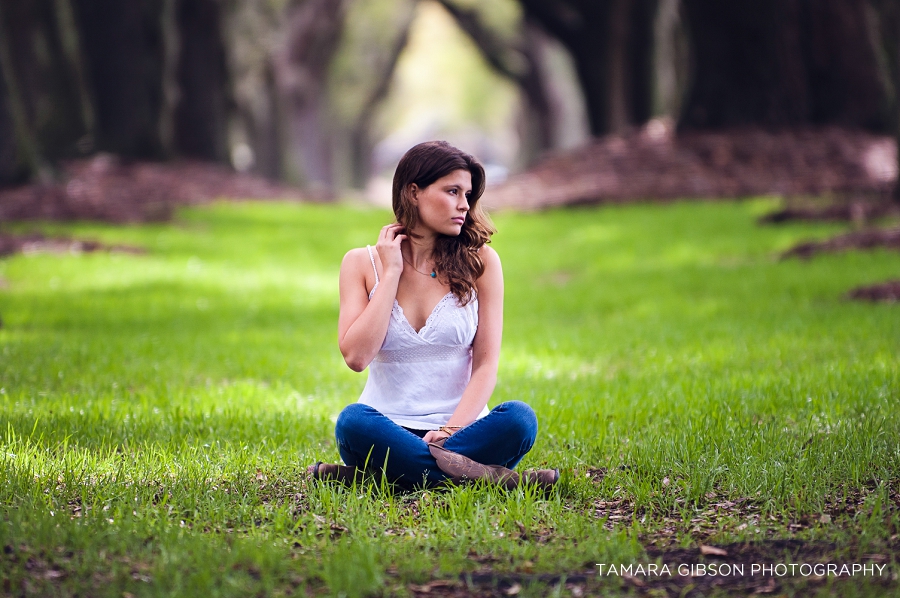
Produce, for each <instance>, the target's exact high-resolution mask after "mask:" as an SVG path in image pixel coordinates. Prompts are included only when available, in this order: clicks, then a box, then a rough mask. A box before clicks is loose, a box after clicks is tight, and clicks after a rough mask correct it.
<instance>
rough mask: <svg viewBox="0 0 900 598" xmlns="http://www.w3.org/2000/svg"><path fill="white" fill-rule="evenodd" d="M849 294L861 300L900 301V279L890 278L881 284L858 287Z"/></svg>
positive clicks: (850, 296)
mask: <svg viewBox="0 0 900 598" xmlns="http://www.w3.org/2000/svg"><path fill="white" fill-rule="evenodd" d="M847 296H848V297H849V298H850V299H857V300H859V301H873V302H877V301H885V302H888V303H896V302H897V301H900V280H889V281H888V282H883V283H881V284H874V285H871V286H867V287H858V288H855V289H853V290H852V291H850V292H849V293H848V294H847Z"/></svg>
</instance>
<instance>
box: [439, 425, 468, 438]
mask: <svg viewBox="0 0 900 598" xmlns="http://www.w3.org/2000/svg"><path fill="white" fill-rule="evenodd" d="M462 427H463V426H441V427H440V428H438V430H440V431H441V432H446V433H447V434H449V435H450V436H453V432H451V431H450V430H459V429H460V428H462Z"/></svg>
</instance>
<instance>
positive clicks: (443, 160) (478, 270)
mask: <svg viewBox="0 0 900 598" xmlns="http://www.w3.org/2000/svg"><path fill="white" fill-rule="evenodd" d="M457 170H467V171H469V173H471V175H472V193H471V195H469V211H468V213H467V214H466V221H465V222H464V223H463V226H462V230H461V231H460V233H459V235H458V236H455V237H454V236H449V235H438V238H437V240H436V241H435V244H434V252H433V253H432V259H433V260H434V270H435V272H437V273H438V276H440V277H441V280H443V281H444V282H446V283H447V284H449V285H450V292H451V293H453V294H454V295H456V298H457V300H458V301H459V303H460V305H466V304H467V303H468V302H469V301H471V300H472V298H473V297H474V296H475V294H474V290H475V281H476V280H478V277H479V276H481V275H482V274H484V262H483V261H482V260H481V256H480V255H478V250H479V249H481V248H482V247H483V246H484V244H485V243H490V242H491V235H493V234H494V233H495V232H497V231H496V230H495V229H494V227H493V225H492V224H491V221H490V218H488V216H487V214H485V213H484V211H483V210H482V209H481V205H480V204H479V203H478V200H479V199H480V198H481V196H482V194H484V184H485V181H484V167H483V166H482V165H481V164H480V163H479V162H478V160H476V159H475V158H474V157H472V156H470V155H469V154H467V153H465V152H463V151H461V150H458V149H456V148H455V147H453V146H452V145H450V144H449V143H447V142H446V141H426V142H425V143H420V144H419V145H416V146H414V147H413V148H412V149H410V150H409V151H408V152H406V154H404V155H403V157H402V158H401V159H400V163H399V164H398V165H397V170H396V171H395V172H394V189H393V206H394V216H395V217H396V218H397V222H398V223H399V224H401V225H402V226H403V227H404V228H405V229H406V234H410V231H411V230H412V229H413V228H415V226H416V224H417V223H418V221H419V211H418V209H417V208H416V205H415V204H414V203H413V201H412V192H411V190H410V187H411V186H412V184H413V183H415V184H416V186H418V187H419V188H421V189H424V188H425V187H427V186H429V185H430V184H432V183H433V182H435V181H436V180H438V179H440V178H442V177H445V176H447V175H448V174H450V173H451V172H455V171H457Z"/></svg>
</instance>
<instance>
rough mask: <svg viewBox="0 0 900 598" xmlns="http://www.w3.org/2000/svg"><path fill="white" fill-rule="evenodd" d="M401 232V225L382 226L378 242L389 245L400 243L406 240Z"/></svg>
mask: <svg viewBox="0 0 900 598" xmlns="http://www.w3.org/2000/svg"><path fill="white" fill-rule="evenodd" d="M403 230H404V228H403V225H402V224H398V223H396V222H395V223H394V224H388V225H386V226H383V227H381V232H379V233H378V241H379V242H383V243H385V244H389V245H393V244H396V243H400V242H402V241H404V240H405V239H406V235H404V234H402V233H401V231H403ZM395 242H396V243H395Z"/></svg>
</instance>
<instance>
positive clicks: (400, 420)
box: [310, 141, 559, 489]
mask: <svg viewBox="0 0 900 598" xmlns="http://www.w3.org/2000/svg"><path fill="white" fill-rule="evenodd" d="M484 184H485V182H484V168H483V167H482V166H481V164H479V163H478V161H477V160H475V158H473V157H472V156H470V155H468V154H466V153H463V152H461V151H460V150H458V149H456V148H454V147H452V146H451V145H449V144H448V143H446V142H443V141H434V142H427V143H422V144H419V145H417V146H415V147H413V148H412V149H410V150H409V151H408V152H407V153H406V155H404V156H403V158H402V159H401V160H400V164H399V165H398V166H397V170H396V172H395V174H394V184H393V208H394V215H395V216H396V219H397V222H396V223H394V224H390V225H388V226H385V227H384V228H382V229H381V233H380V234H379V236H378V242H377V244H376V245H375V248H374V250H373V248H372V247H370V246H366V247H365V248H360V249H353V250H351V251H350V252H348V253H347V255H346V256H345V257H344V261H343V263H342V264H341V274H340V305H341V311H340V319H339V322H338V338H339V344H340V349H341V353H342V354H343V356H344V360H345V361H346V362H347V365H348V366H349V367H350V368H351V369H352V370H354V371H357V372H361V371H363V370H364V369H365V368H366V367H367V366H368V367H369V379H368V381H367V383H366V386H365V389H364V390H363V393H362V396H361V397H360V399H359V402H358V403H356V404H353V405H350V406H348V407H347V408H345V409H344V410H343V412H342V413H341V415H340V417H339V418H338V420H337V425H336V428H335V436H336V438H337V443H338V450H339V452H340V454H341V458H342V459H343V460H344V463H346V466H340V465H328V464H322V463H317V464H316V465H314V466H312V467H310V472H311V473H312V474H313V476H314V477H316V478H327V477H331V478H338V479H344V480H348V479H353V476H355V475H356V472H357V471H362V470H364V469H366V468H368V469H383V470H384V472H385V474H386V475H387V477H388V479H389V480H390V481H392V482H396V483H397V484H398V485H400V486H401V487H403V488H407V489H409V488H413V487H414V486H416V485H419V484H424V485H425V486H434V485H437V484H441V483H444V482H446V481H447V480H448V479H455V478H454V475H453V474H454V473H458V472H457V470H454V469H453V468H452V467H450V466H449V465H448V460H447V459H448V458H450V459H451V460H453V461H454V462H456V463H457V464H459V463H463V465H464V466H466V467H468V469H465V470H464V473H460V474H458V475H457V476H456V478H458V477H459V476H461V475H464V476H467V477H470V478H471V477H489V478H492V479H497V480H498V481H503V482H505V483H506V485H511V484H510V480H513V479H514V483H516V484H517V483H518V481H519V478H518V475H517V474H514V473H513V472H510V471H508V469H504V468H509V469H512V468H513V467H515V466H516V464H517V463H518V462H519V461H520V460H521V459H522V457H524V456H525V453H527V452H528V451H529V450H530V449H531V447H532V445H533V444H534V441H535V437H536V435H537V418H536V417H535V415H534V411H532V409H531V408H530V407H529V406H528V405H526V404H525V403H522V402H519V401H511V402H508V403H503V404H501V405H498V406H497V407H495V408H494V409H493V410H492V411H490V412H489V411H488V409H487V407H486V405H487V402H488V399H490V397H491V393H492V392H493V390H494V385H495V384H496V381H497V364H498V361H499V357H500V337H501V333H502V328H503V273H502V271H501V268H500V258H499V257H498V256H497V252H496V251H494V250H493V249H491V248H490V247H488V246H487V243H488V242H489V241H490V237H491V235H492V234H493V233H494V230H493V228H492V227H491V225H490V222H489V221H488V219H487V217H486V216H485V215H484V214H483V212H482V211H481V209H480V207H479V205H478V199H479V198H480V197H481V195H482V193H483V192H484ZM435 455H437V457H438V459H437V460H436V459H435ZM479 464H486V465H499V466H501V467H493V468H490V467H488V468H482V466H481V465H479ZM448 472H449V473H450V475H448ZM558 477H559V472H558V471H556V470H544V471H542V472H538V473H532V474H529V476H528V477H527V478H526V479H527V480H528V481H535V482H538V483H543V484H552V483H554V482H555V481H556V479H557V478H558Z"/></svg>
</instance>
